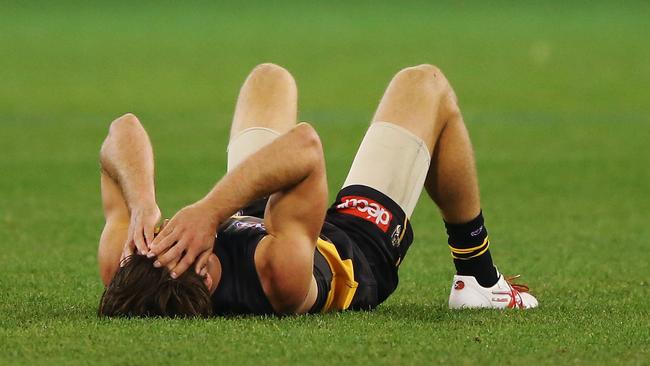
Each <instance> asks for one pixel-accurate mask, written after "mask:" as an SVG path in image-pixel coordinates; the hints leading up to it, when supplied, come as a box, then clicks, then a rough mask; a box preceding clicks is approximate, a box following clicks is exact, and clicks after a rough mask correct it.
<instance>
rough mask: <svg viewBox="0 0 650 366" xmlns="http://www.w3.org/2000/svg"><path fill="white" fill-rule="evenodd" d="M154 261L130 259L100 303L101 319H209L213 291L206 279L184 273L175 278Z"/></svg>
mask: <svg viewBox="0 0 650 366" xmlns="http://www.w3.org/2000/svg"><path fill="white" fill-rule="evenodd" d="M154 261H155V258H147V257H145V256H141V255H132V256H129V257H127V258H126V259H125V260H124V262H123V266H122V267H121V268H119V269H118V271H117V273H115V276H114V277H113V280H112V281H111V283H110V284H109V285H108V287H107V288H106V290H104V294H103V295H102V299H101V301H100V303H99V311H98V313H99V316H109V317H113V316H115V317H119V316H125V317H149V316H165V317H206V316H209V315H210V314H211V313H212V301H211V299H210V292H209V290H208V287H207V286H206V285H205V283H204V281H203V278H202V277H201V276H199V275H198V274H196V273H194V271H185V273H183V274H182V275H181V276H180V277H179V278H177V279H173V278H171V277H170V275H169V271H168V270H167V269H166V268H156V267H154V266H153V262H154Z"/></svg>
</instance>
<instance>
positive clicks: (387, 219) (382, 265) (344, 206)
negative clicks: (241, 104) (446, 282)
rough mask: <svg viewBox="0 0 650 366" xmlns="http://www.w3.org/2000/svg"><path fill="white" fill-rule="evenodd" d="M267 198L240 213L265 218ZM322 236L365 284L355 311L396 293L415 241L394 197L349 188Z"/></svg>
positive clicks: (327, 218) (355, 301) (356, 299)
mask: <svg viewBox="0 0 650 366" xmlns="http://www.w3.org/2000/svg"><path fill="white" fill-rule="evenodd" d="M266 202H267V199H263V200H259V201H256V202H254V203H253V204H251V205H249V206H247V207H246V208H244V209H243V210H242V211H240V212H239V214H240V215H246V216H257V217H260V218H261V217H263V216H264V209H265V207H266ZM322 235H323V236H324V237H326V238H327V239H328V240H330V241H332V242H333V243H334V244H335V245H336V247H337V249H338V250H339V252H341V255H343V256H345V257H346V258H351V259H352V261H353V268H354V277H355V281H356V282H358V283H359V287H358V288H357V291H356V293H355V296H354V298H353V300H352V304H351V305H350V308H351V309H372V308H374V307H376V306H377V305H379V304H380V303H382V302H383V301H384V300H386V298H388V296H389V295H390V294H392V293H393V291H395V289H396V288H397V284H398V282H399V278H398V273H397V272H398V268H399V265H400V264H401V262H402V261H403V259H404V256H405V255H406V252H407V251H408V248H409V247H410V246H411V243H412V242H413V230H412V228H411V224H410V222H409V221H408V218H407V217H406V214H405V213H404V211H402V209H401V208H400V207H399V205H398V204H397V203H395V202H394V201H393V200H392V199H390V198H389V197H387V196H386V195H384V194H383V193H381V192H379V191H377V190H375V189H373V188H370V187H367V186H363V185H353V186H348V187H345V188H343V189H342V190H341V191H339V193H338V195H337V197H336V201H334V203H333V204H332V206H331V207H330V208H329V209H328V210H327V215H326V216H325V224H324V225H323V230H322ZM343 252H345V254H344V253H343Z"/></svg>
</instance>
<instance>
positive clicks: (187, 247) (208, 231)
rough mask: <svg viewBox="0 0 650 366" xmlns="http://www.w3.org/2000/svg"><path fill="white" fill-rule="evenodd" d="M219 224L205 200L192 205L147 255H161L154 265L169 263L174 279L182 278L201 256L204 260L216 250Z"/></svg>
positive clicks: (173, 218) (161, 234) (160, 235)
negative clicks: (215, 242) (215, 243)
mask: <svg viewBox="0 0 650 366" xmlns="http://www.w3.org/2000/svg"><path fill="white" fill-rule="evenodd" d="M218 225H219V222H218V219H217V217H215V215H214V214H213V213H212V212H211V211H210V210H209V209H208V208H207V207H206V206H205V205H204V204H203V203H202V202H201V201H199V202H197V203H194V204H192V205H189V206H187V207H185V208H183V209H181V210H180V211H178V213H176V215H174V217H172V219H171V220H170V221H169V223H168V224H167V226H165V228H164V229H163V230H162V231H161V232H160V233H159V234H158V236H157V237H156V238H155V239H154V240H153V243H152V245H151V246H150V251H149V254H147V256H148V257H153V256H157V257H158V258H157V260H156V262H154V266H156V267H162V266H165V267H167V268H168V269H169V270H170V272H171V276H172V278H178V277H179V276H180V275H181V274H183V273H184V272H185V271H186V270H187V269H188V268H189V267H190V266H191V265H192V264H193V263H194V261H195V260H196V259H197V257H198V256H201V259H204V258H205V256H206V255H207V254H206V253H208V252H211V251H212V248H213V246H214V240H215V234H216V232H217V227H218ZM201 262H202V261H201Z"/></svg>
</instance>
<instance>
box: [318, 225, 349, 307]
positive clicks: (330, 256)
mask: <svg viewBox="0 0 650 366" xmlns="http://www.w3.org/2000/svg"><path fill="white" fill-rule="evenodd" d="M316 249H317V250H318V251H319V252H320V253H321V254H322V255H323V257H325V260H327V264H328V265H329V266H330V269H331V270H332V281H331V283H330V290H329V292H328V293H327V300H325V304H324V305H323V309H321V311H322V312H328V311H332V310H346V309H347V308H348V307H350V303H352V298H353V297H354V294H355V293H356V291H357V287H359V283H358V282H356V281H355V280H354V268H353V265H352V259H345V260H343V259H341V256H340V255H339V252H338V251H337V250H336V247H335V246H334V244H332V243H330V242H328V241H326V240H323V239H320V238H319V239H318V241H317V242H316Z"/></svg>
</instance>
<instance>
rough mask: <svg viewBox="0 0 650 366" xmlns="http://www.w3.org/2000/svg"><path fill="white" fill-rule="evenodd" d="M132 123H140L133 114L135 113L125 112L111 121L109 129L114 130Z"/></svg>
mask: <svg viewBox="0 0 650 366" xmlns="http://www.w3.org/2000/svg"><path fill="white" fill-rule="evenodd" d="M133 124H140V120H139V119H138V117H136V116H135V114H133V113H126V114H124V115H122V116H120V117H118V118H117V119H115V120H114V121H113V122H111V127H110V130H114V129H116V128H121V127H122V126H128V125H133Z"/></svg>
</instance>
